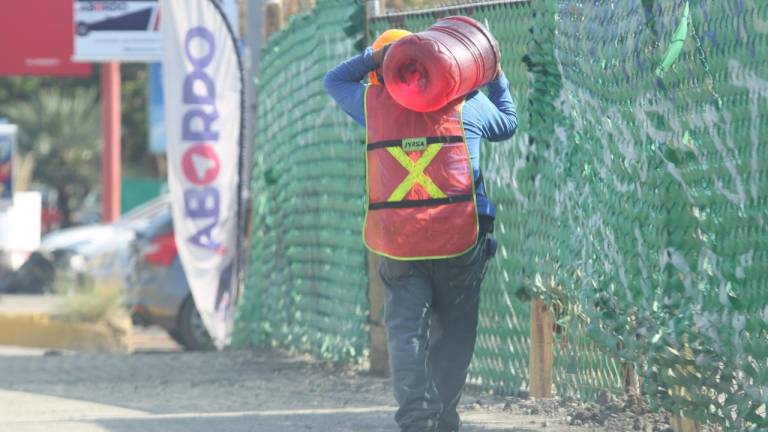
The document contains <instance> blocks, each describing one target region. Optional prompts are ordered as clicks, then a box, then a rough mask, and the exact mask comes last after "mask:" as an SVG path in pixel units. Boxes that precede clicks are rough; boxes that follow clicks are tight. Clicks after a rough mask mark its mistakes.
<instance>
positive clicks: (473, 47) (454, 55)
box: [383, 16, 499, 112]
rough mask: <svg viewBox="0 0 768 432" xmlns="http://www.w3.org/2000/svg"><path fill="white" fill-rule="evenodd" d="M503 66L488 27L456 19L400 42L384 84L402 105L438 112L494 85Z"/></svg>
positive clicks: (387, 63)
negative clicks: (476, 90)
mask: <svg viewBox="0 0 768 432" xmlns="http://www.w3.org/2000/svg"><path fill="white" fill-rule="evenodd" d="M498 63H499V43H498V42H497V41H496V39H495V38H494V37H493V35H491V33H490V32H489V31H488V30H487V29H486V28H485V26H483V25H482V24H480V23H479V22H478V21H476V20H474V19H472V18H469V17H465V16H452V17H447V18H443V19H441V20H439V21H438V22H437V23H435V24H434V25H433V26H432V27H430V28H428V29H427V30H426V31H423V32H420V33H414V34H412V35H410V36H406V37H404V38H402V39H400V40H398V41H397V42H395V43H394V44H393V45H392V46H391V47H390V49H389V51H387V55H386V57H385V58H384V65H383V70H384V83H385V85H386V86H387V90H388V91H389V94H390V95H392V98H394V99H395V100H396V101H397V102H398V103H399V104H400V105H402V106H404V107H406V108H408V109H410V110H412V111H418V112H430V111H436V110H438V109H440V108H442V107H444V106H445V105H446V104H447V103H448V102H450V101H452V100H454V99H456V98H458V97H461V96H464V95H466V94H467V93H469V92H471V91H472V90H475V89H477V88H480V87H482V86H483V85H485V84H486V83H487V82H488V81H490V80H492V79H493V77H494V76H495V75H496V69H497V65H498Z"/></svg>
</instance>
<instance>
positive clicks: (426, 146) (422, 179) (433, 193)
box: [368, 136, 472, 210]
mask: <svg viewBox="0 0 768 432" xmlns="http://www.w3.org/2000/svg"><path fill="white" fill-rule="evenodd" d="M462 142H464V137H461V136H448V137H426V138H405V139H403V140H390V141H380V142H376V143H371V144H368V151H371V150H376V149H380V148H386V149H387V151H388V152H389V154H390V155H392V157H393V158H394V159H395V160H397V161H398V162H399V163H400V165H401V166H402V167H403V168H405V169H406V170H408V176H407V177H406V178H405V179H404V180H403V182H402V183H400V185H399V186H398V187H397V188H395V190H394V191H392V194H391V195H390V196H389V197H388V198H387V200H386V201H385V202H375V203H369V204H368V209H369V210H378V209H384V208H405V207H417V206H429V205H436V204H449V203H452V202H460V201H470V200H472V194H465V195H456V196H451V197H449V196H447V195H446V194H445V192H443V191H442V190H441V189H440V188H439V187H438V186H437V185H436V184H435V183H434V182H433V181H432V179H430V178H429V177H428V176H427V175H426V174H424V170H425V169H426V168H427V166H429V164H430V162H432V160H433V159H434V158H435V156H437V153H438V152H439V151H440V149H442V148H443V145H444V144H445V143H462ZM408 150H411V151H419V150H424V152H423V153H422V154H421V156H420V157H419V159H418V160H417V161H416V162H414V161H413V159H411V158H410V157H409V156H408V153H407V151H408ZM416 184H419V185H421V187H423V188H424V189H425V190H426V191H427V193H428V194H429V197H430V199H422V200H418V201H412V200H406V199H405V196H406V194H408V192H410V190H411V189H412V188H413V186H414V185H416Z"/></svg>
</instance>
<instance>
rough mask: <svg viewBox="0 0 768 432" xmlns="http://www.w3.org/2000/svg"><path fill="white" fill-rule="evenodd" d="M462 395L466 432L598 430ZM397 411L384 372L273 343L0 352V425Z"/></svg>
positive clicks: (376, 420) (354, 428) (377, 426)
mask: <svg viewBox="0 0 768 432" xmlns="http://www.w3.org/2000/svg"><path fill="white" fill-rule="evenodd" d="M0 352H2V350H0ZM464 401H465V404H464V405H463V406H462V411H463V418H464V420H465V427H464V428H462V432H480V431H483V432H498V431H517V432H526V431H528V432H529V431H550V432H562V431H573V432H587V431H593V430H600V429H592V428H577V427H569V426H564V425H563V424H562V419H559V418H553V417H551V416H550V417H546V418H545V417H543V416H528V415H520V414H514V413H513V412H511V411H509V410H504V409H503V403H501V404H499V403H498V400H496V399H493V398H492V397H490V396H484V395H479V394H472V393H470V394H467V395H466V396H465V398H464ZM478 402H479V403H478ZM394 411H395V407H394V406H393V399H392V396H391V392H390V388H389V382H388V380H387V379H385V378H379V377H373V376H369V375H365V374H357V373H352V372H350V371H346V370H343V369H337V368H331V367H328V366H323V365H320V364H315V363H312V362H307V361H305V359H303V358H298V357H295V356H288V355H285V354H282V353H278V352H273V351H269V350H257V351H225V352H210V353H190V352H153V353H144V354H134V355H84V354H68V355H53V356H50V355H49V356H39V355H38V356H5V357H3V356H0V431H14V432H38V431H39V432H42V431H46V432H48V431H51V430H55V431H57V432H107V431H109V432H139V431H141V432H155V431H156V432H210V431H216V432H305V431H311V432H363V431H364V432H395V431H396V430H397V428H396V427H395V424H394V421H393V415H394Z"/></svg>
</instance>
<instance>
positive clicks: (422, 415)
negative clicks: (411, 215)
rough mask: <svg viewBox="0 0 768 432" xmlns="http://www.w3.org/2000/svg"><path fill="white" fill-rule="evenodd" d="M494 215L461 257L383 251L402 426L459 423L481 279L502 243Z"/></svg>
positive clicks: (418, 430)
mask: <svg viewBox="0 0 768 432" xmlns="http://www.w3.org/2000/svg"><path fill="white" fill-rule="evenodd" d="M489 231H491V232H492V221H484V223H481V232H480V236H479V238H478V242H477V244H476V245H475V246H474V247H473V248H472V249H471V250H470V251H469V252H467V253H466V254H464V255H461V256H459V257H456V258H448V259H440V260H422V261H398V260H393V259H389V258H384V257H382V260H381V266H380V268H379V274H380V275H381V278H382V280H383V282H384V286H385V290H386V292H385V314H384V323H385V325H386V328H387V341H388V347H389V361H390V368H391V370H392V382H393V386H394V393H395V399H396V400H397V402H398V405H399V409H398V411H397V413H396V414H395V421H396V422H397V424H398V425H399V426H400V429H401V430H402V431H409V432H411V431H413V432H427V431H429V432H431V431H440V432H443V431H455V430H458V428H459V415H458V413H457V412H456V406H457V405H458V403H459V399H460V398H461V394H462V391H463V388H464V383H465V381H466V378H467V369H468V367H469V363H470V361H471V360H472V353H473V351H474V348H475V339H476V336H477V322H478V311H479V306H480V284H481V282H482V280H483V277H484V276H485V269H486V264H487V262H488V260H489V258H491V257H492V256H493V255H494V254H495V251H496V243H495V240H494V239H493V238H492V237H491V236H490V233H489Z"/></svg>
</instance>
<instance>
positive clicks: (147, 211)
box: [118, 195, 171, 229]
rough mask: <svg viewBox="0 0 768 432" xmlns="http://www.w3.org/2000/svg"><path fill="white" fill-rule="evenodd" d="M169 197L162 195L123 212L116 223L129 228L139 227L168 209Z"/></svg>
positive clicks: (169, 204)
mask: <svg viewBox="0 0 768 432" xmlns="http://www.w3.org/2000/svg"><path fill="white" fill-rule="evenodd" d="M170 206H171V199H170V197H169V196H168V195H162V196H160V197H158V198H155V199H153V200H152V201H149V202H147V203H145V204H142V205H140V206H139V207H136V208H135V209H133V210H131V211H129V212H128V213H126V214H124V215H123V217H121V218H120V220H119V221H118V224H120V225H125V226H128V227H131V228H134V229H136V228H140V227H141V226H143V225H146V224H147V223H148V222H149V221H150V220H152V219H154V218H156V217H158V216H160V215H161V214H162V213H163V212H167V211H169V210H170Z"/></svg>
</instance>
